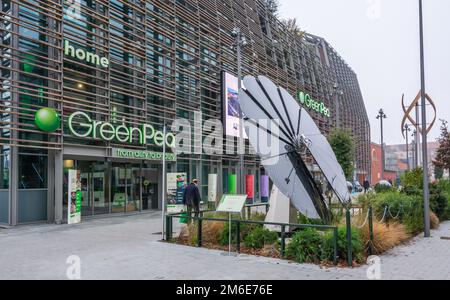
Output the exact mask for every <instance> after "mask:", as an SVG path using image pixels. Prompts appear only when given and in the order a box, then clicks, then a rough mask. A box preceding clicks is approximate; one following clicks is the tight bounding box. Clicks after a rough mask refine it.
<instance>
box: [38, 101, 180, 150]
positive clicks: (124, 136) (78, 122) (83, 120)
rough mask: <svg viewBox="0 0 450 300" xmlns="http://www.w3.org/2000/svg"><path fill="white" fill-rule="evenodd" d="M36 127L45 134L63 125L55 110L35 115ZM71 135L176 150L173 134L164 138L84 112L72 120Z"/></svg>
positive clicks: (142, 127) (147, 126)
mask: <svg viewBox="0 0 450 300" xmlns="http://www.w3.org/2000/svg"><path fill="white" fill-rule="evenodd" d="M35 123H36V126H37V127H38V128H39V129H40V130H42V131H44V132H55V131H56V130H57V129H58V128H59V127H60V125H61V119H60V117H59V115H58V114H57V113H56V111H55V110H54V109H53V108H49V107H46V108H42V109H40V110H38V111H37V112H36V114H35ZM68 126H69V131H70V133H71V134H72V135H74V136H76V137H79V138H94V139H102V140H104V141H107V142H109V141H113V140H115V141H117V142H120V143H127V144H139V145H142V146H145V145H148V144H151V145H156V146H159V147H163V146H164V144H166V146H167V147H169V148H175V143H176V140H175V136H174V135H173V134H172V133H167V134H165V135H164V133H163V132H161V131H158V130H155V128H154V127H153V126H152V125H150V124H142V125H140V126H137V127H134V126H126V125H125V124H120V125H116V124H111V123H109V122H102V121H96V120H92V119H91V117H89V115H88V114H86V113H84V112H80V111H78V112H74V113H73V114H72V115H70V116H69V119H68ZM152 155H153V154H152V152H145V151H144V152H142V153H140V154H139V156H140V157H142V158H144V157H146V156H152Z"/></svg>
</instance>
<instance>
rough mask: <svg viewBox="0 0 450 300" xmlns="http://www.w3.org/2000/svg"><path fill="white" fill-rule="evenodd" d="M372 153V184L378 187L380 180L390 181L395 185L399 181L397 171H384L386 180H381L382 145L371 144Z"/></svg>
mask: <svg viewBox="0 0 450 300" xmlns="http://www.w3.org/2000/svg"><path fill="white" fill-rule="evenodd" d="M370 153H371V160H372V173H371V177H370V179H371V180H370V184H371V185H372V186H373V185H376V184H377V183H378V182H380V180H382V179H384V180H388V181H391V182H393V183H395V182H396V180H397V175H398V174H397V172H396V171H390V170H385V171H384V178H381V173H382V172H381V169H382V163H381V161H382V160H381V145H379V144H375V143H371V145H370Z"/></svg>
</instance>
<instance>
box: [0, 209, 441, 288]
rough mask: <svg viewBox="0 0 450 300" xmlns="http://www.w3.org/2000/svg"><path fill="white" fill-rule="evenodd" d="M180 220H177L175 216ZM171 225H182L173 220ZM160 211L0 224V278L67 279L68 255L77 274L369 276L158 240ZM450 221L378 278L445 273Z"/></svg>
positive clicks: (398, 252) (393, 257)
mask: <svg viewBox="0 0 450 300" xmlns="http://www.w3.org/2000/svg"><path fill="white" fill-rule="evenodd" d="M175 223H177V222H175ZM174 227H175V230H179V225H178V224H175V226H174ZM160 231H161V222H160V213H151V214H146V215H138V216H130V217H121V218H108V219H98V220H90V221H86V222H85V223H83V224H80V225H75V226H69V225H59V226H56V225H42V226H21V227H16V228H13V229H8V230H2V231H0V234H1V237H0V249H2V255H1V256H0V279H67V276H66V272H67V269H68V267H70V265H69V264H68V263H67V258H68V257H69V256H71V255H76V256H78V257H79V258H80V260H81V279H158V280H162V279H199V280H211V279H221V280H224V279H251V280H257V279H259V280H262V279H323V280H329V279H339V280H346V279H367V275H366V271H367V268H368V266H362V267H359V268H354V269H346V268H325V269H324V268H321V267H319V266H315V265H308V264H304V265H300V264H296V263H291V262H288V261H284V260H280V259H270V258H265V257H254V256H249V255H240V256H238V257H227V256H223V255H222V251H214V250H208V249H203V248H193V247H185V246H179V245H173V244H166V243H162V242H160V241H158V240H159V239H161V235H155V234H153V233H155V232H160ZM445 235H450V223H449V222H447V223H444V224H442V225H441V227H440V228H439V229H438V230H435V231H433V236H432V238H430V239H425V238H423V237H417V238H416V239H414V242H412V243H409V244H407V245H404V246H401V247H398V248H396V249H393V250H392V251H389V252H388V253H386V254H385V255H383V256H381V278H382V279H450V271H449V270H450V255H449V253H450V241H446V240H442V239H441V236H445Z"/></svg>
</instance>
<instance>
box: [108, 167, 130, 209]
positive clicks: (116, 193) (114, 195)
mask: <svg viewBox="0 0 450 300" xmlns="http://www.w3.org/2000/svg"><path fill="white" fill-rule="evenodd" d="M126 175H127V168H126V165H125V164H113V165H112V170H111V201H112V203H111V212H113V213H124V212H125V211H126V203H127V176H126Z"/></svg>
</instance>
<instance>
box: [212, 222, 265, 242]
mask: <svg viewBox="0 0 450 300" xmlns="http://www.w3.org/2000/svg"><path fill="white" fill-rule="evenodd" d="M257 227H262V225H256V224H247V223H241V225H240V240H241V241H243V240H245V238H246V237H247V236H248V235H249V234H250V232H251V231H252V230H254V229H255V228H257ZM229 230H230V224H229V222H226V223H224V227H223V230H222V232H221V233H220V235H219V240H218V242H219V244H220V245H222V246H226V245H228V241H229V232H230V231H229ZM236 242H237V223H236V222H232V223H231V243H232V244H236Z"/></svg>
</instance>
